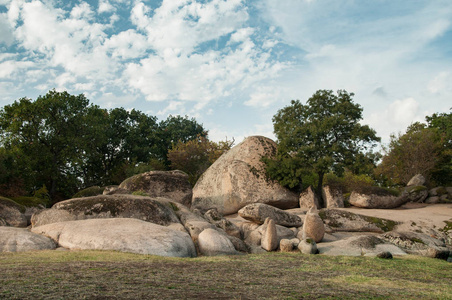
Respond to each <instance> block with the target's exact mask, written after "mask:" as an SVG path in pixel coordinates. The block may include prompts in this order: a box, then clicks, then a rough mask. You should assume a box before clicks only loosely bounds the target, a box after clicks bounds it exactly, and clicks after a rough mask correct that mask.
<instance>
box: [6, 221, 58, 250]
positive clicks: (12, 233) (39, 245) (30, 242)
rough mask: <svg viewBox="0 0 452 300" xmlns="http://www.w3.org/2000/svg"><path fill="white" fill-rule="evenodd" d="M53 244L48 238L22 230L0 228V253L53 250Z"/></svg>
mask: <svg viewBox="0 0 452 300" xmlns="http://www.w3.org/2000/svg"><path fill="white" fill-rule="evenodd" d="M55 247H56V245H55V243H54V242H53V241H52V240H51V239H50V238H48V237H45V236H42V235H39V234H35V233H32V232H30V231H29V230H28V229H24V228H14V227H0V252H23V251H33V250H53V249H55Z"/></svg>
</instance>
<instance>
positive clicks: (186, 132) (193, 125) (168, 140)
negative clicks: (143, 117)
mask: <svg viewBox="0 0 452 300" xmlns="http://www.w3.org/2000/svg"><path fill="white" fill-rule="evenodd" d="M199 137H207V131H206V130H205V129H204V127H203V126H202V125H201V124H198V122H196V120H195V119H194V118H192V119H189V118H188V117H187V116H185V117H181V116H171V115H170V116H169V117H168V118H167V119H166V120H164V121H161V122H160V123H159V129H158V133H157V139H158V143H157V144H156V146H155V148H154V151H153V152H154V153H155V155H156V157H157V158H158V159H159V160H161V161H163V162H164V164H165V166H167V167H169V166H170V161H169V160H168V151H169V150H170V149H171V147H172V146H173V145H175V144H176V143H178V142H179V141H180V142H182V143H186V142H188V141H191V140H195V139H197V138H199Z"/></svg>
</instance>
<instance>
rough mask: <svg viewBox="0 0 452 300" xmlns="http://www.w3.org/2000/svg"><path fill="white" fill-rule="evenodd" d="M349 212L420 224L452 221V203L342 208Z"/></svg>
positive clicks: (437, 224)
mask: <svg viewBox="0 0 452 300" xmlns="http://www.w3.org/2000/svg"><path fill="white" fill-rule="evenodd" d="M341 209H342V210H346V211H349V212H353V213H357V214H361V215H365V216H371V217H378V218H385V219H390V220H393V221H398V222H403V223H410V224H411V223H412V222H414V223H416V224H418V225H421V224H422V225H427V224H428V225H431V226H433V225H434V226H435V227H437V228H443V227H444V226H445V225H446V224H445V223H444V221H448V220H450V221H452V204H430V205H427V204H423V203H408V204H406V205H404V206H402V207H401V208H398V209H365V208H355V207H351V208H341Z"/></svg>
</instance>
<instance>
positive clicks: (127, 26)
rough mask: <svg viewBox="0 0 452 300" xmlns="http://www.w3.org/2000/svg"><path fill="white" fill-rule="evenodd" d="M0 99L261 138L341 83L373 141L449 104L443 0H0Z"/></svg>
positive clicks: (449, 48)
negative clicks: (57, 99) (292, 109)
mask: <svg viewBox="0 0 452 300" xmlns="http://www.w3.org/2000/svg"><path fill="white" fill-rule="evenodd" d="M0 50H1V51H0V106H1V107H3V106H4V105H6V104H10V103H12V102H13V101H14V100H17V99H19V98H21V97H25V96H26V97H28V98H32V99H36V97H37V96H39V95H44V94H45V93H46V92H47V91H49V90H50V89H53V88H55V89H57V90H60V91H61V90H67V91H68V92H69V93H71V94H80V93H84V94H85V95H86V96H87V97H88V98H89V99H90V100H91V102H93V103H95V104H98V105H100V106H101V107H103V108H114V107H124V108H126V109H131V108H136V109H138V110H141V111H143V112H145V113H147V114H150V115H154V116H157V117H158V118H159V119H160V120H162V119H165V118H166V117H167V116H168V115H169V114H173V115H177V114H180V115H188V116H190V117H195V118H196V119H197V120H198V122H200V123H203V125H204V127H205V128H207V129H208V130H209V135H210V137H211V139H213V140H221V139H224V138H226V137H228V138H232V137H234V138H235V140H236V142H240V141H241V140H242V139H243V138H244V137H246V136H250V135H257V134H259V135H265V136H268V137H271V138H274V136H273V133H272V132H273V125H272V121H271V119H272V116H273V115H274V114H275V113H276V112H277V111H278V109H281V108H283V107H284V106H287V105H289V103H290V100H292V99H300V100H302V101H306V100H307V99H308V98H309V97H310V96H311V95H312V94H313V93H314V92H315V91H316V90H318V89H331V90H338V89H345V90H347V91H348V92H354V93H355V97H354V101H355V102H357V103H359V104H360V105H361V106H362V107H363V109H364V120H363V121H362V122H363V123H366V124H369V125H370V126H371V127H373V128H374V129H376V130H377V133H378V134H379V135H380V136H381V137H382V138H383V140H385V141H387V140H388V139H389V135H390V133H393V132H399V131H404V130H405V129H406V127H407V126H408V125H409V124H410V123H412V122H414V121H422V120H424V118H425V116H426V115H430V114H432V113H434V112H449V111H450V110H449V109H450V108H451V107H452V1H450V0H399V1H394V0H361V1H358V0H284V1H282V0H260V1H257V0H255V1H246V0H228V1H223V0H212V1H203V0H197V1H195V0H163V1H157V0H152V1H144V0H142V1H140V0H99V1H97V0H96V1H82V0H79V1H70V0H67V1H66V0H65V1H62V0H41V1H37V0H35V1H24V0H0Z"/></svg>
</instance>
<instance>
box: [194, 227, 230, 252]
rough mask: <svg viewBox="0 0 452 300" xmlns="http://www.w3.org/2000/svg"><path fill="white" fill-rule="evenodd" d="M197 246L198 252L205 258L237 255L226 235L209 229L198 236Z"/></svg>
mask: <svg viewBox="0 0 452 300" xmlns="http://www.w3.org/2000/svg"><path fill="white" fill-rule="evenodd" d="M198 245H199V250H200V252H201V253H202V254H203V255H206V256H215V255H235V254H238V252H237V251H236V250H235V247H234V245H233V244H232V242H231V241H230V240H229V239H228V238H227V237H226V235H224V234H221V233H220V232H218V231H217V230H214V229H210V228H208V229H205V230H204V231H203V232H201V233H200V234H199V236H198Z"/></svg>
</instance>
